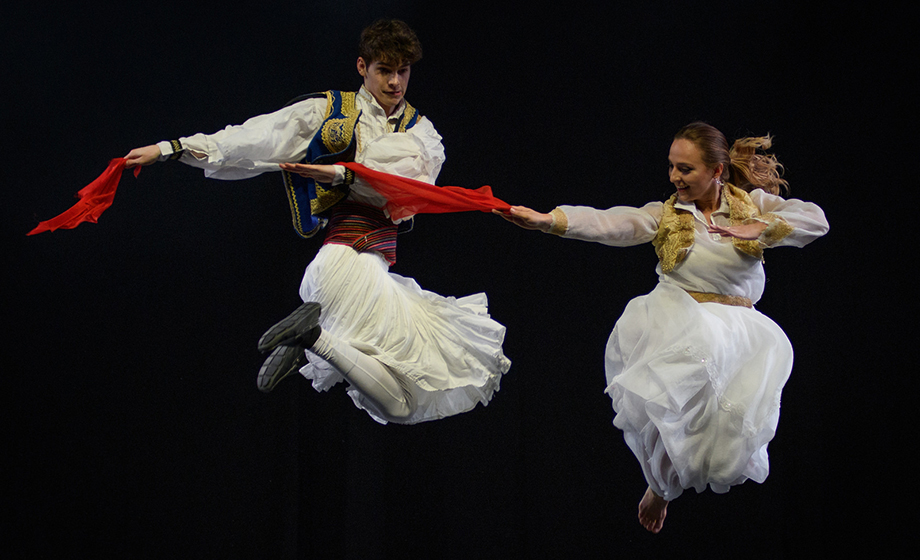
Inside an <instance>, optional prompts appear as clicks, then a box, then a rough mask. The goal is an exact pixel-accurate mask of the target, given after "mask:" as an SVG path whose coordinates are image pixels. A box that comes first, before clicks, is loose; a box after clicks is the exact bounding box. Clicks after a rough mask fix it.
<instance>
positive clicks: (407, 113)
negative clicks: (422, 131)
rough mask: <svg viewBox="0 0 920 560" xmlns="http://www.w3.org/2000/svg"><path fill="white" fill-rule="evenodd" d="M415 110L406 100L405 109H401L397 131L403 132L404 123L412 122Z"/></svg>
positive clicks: (404, 129)
mask: <svg viewBox="0 0 920 560" xmlns="http://www.w3.org/2000/svg"><path fill="white" fill-rule="evenodd" d="M417 112H418V111H416V110H415V107H413V106H412V105H409V103H408V102H406V109H405V110H404V111H403V118H402V119H401V120H400V123H399V129H398V130H397V132H405V131H406V124H407V123H410V122H412V119H413V118H415V114H416V113H417Z"/></svg>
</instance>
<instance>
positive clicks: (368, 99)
mask: <svg viewBox="0 0 920 560" xmlns="http://www.w3.org/2000/svg"><path fill="white" fill-rule="evenodd" d="M358 96H359V97H360V98H361V99H362V100H363V101H364V102H365V103H366V104H368V105H369V106H370V107H371V109H372V110H373V111H375V112H377V113H379V116H380V117H383V118H385V119H398V118H399V117H400V116H402V113H403V111H405V110H406V100H405V99H400V100H399V105H397V106H396V110H395V111H393V114H392V115H390V116H389V117H388V116H387V113H386V111H384V110H383V107H381V106H380V103H377V100H376V99H375V98H374V96H373V95H371V92H369V91H367V88H365V87H364V86H363V85H362V86H361V89H359V90H358Z"/></svg>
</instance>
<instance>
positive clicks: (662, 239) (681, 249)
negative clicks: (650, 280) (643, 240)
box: [652, 194, 694, 274]
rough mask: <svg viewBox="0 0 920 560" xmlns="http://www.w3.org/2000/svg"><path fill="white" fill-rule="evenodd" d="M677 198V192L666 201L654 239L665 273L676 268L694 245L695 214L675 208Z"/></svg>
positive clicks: (656, 251)
mask: <svg viewBox="0 0 920 560" xmlns="http://www.w3.org/2000/svg"><path fill="white" fill-rule="evenodd" d="M676 200H677V195H676V194H675V195H672V196H671V198H669V199H668V201H667V202H665V203H664V208H663V209H662V212H661V222H660V223H659V224H658V233H657V234H656V235H655V239H653V240H652V245H654V247H655V253H657V254H658V260H659V261H661V271H662V272H664V273H665V274H667V273H669V272H671V271H672V270H674V267H675V266H677V264H678V263H679V262H681V261H683V260H684V257H686V256H687V253H689V252H690V247H691V246H692V245H693V230H694V225H693V214H691V213H690V212H687V211H686V210H678V209H677V208H674V201H676Z"/></svg>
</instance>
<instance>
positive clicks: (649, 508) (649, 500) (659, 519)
mask: <svg viewBox="0 0 920 560" xmlns="http://www.w3.org/2000/svg"><path fill="white" fill-rule="evenodd" d="M667 514H668V501H667V500H665V499H664V498H662V497H661V496H659V495H658V494H656V493H654V492H652V489H651V488H649V489H648V490H646V491H645V495H644V496H642V501H640V502H639V523H641V524H642V526H643V527H645V528H646V529H648V530H649V531H651V532H652V533H657V532H658V531H661V528H662V527H663V526H664V518H665V516H667Z"/></svg>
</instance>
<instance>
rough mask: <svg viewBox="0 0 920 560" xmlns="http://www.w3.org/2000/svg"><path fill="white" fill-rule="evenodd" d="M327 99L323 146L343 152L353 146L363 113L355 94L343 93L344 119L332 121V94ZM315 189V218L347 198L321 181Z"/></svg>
mask: <svg viewBox="0 0 920 560" xmlns="http://www.w3.org/2000/svg"><path fill="white" fill-rule="evenodd" d="M326 98H327V100H328V102H327V107H326V121H325V122H324V123H323V127H322V129H321V131H320V134H321V135H322V139H323V144H324V145H325V146H326V149H327V150H328V151H329V153H338V152H342V151H344V150H346V149H347V148H348V146H349V145H350V144H351V141H352V138H353V137H354V135H355V128H356V125H357V122H358V117H359V116H360V114H361V111H359V110H358V106H357V103H356V102H355V92H353V91H351V92H349V91H343V92H342V109H341V112H342V115H344V117H342V118H338V119H330V118H329V115H330V114H331V111H332V93H331V92H327V93H326ZM346 183H347V181H346ZM315 187H316V198H315V199H313V200H311V201H310V211H311V212H312V214H313V215H314V216H316V215H319V214H321V213H323V212H325V211H326V210H328V209H330V208H332V207H333V206H335V204H336V203H338V202H339V201H340V200H342V199H343V198H345V194H346V193H345V192H344V191H343V190H342V189H339V188H336V187H332V188H328V189H327V188H324V187H323V186H322V185H321V184H320V183H319V181H316V182H315Z"/></svg>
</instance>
